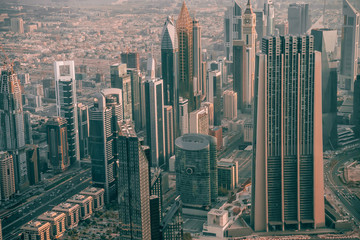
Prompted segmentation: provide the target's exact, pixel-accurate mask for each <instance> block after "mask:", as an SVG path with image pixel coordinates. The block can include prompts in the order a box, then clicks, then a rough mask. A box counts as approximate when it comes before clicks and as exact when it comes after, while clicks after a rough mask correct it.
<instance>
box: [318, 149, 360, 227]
mask: <svg viewBox="0 0 360 240" xmlns="http://www.w3.org/2000/svg"><path fill="white" fill-rule="evenodd" d="M359 155H360V149H359V148H355V149H352V150H347V151H346V152H342V153H340V154H338V155H336V156H334V157H333V158H332V159H331V161H335V164H330V163H328V164H324V173H325V174H324V177H325V186H327V187H328V188H329V189H330V190H331V191H332V192H333V194H334V195H335V196H337V198H338V199H339V200H340V201H341V203H342V204H343V205H344V207H345V208H346V209H347V212H348V214H349V216H352V217H354V221H355V223H356V224H357V225H359V223H360V200H359V199H358V197H357V196H355V195H354V194H353V193H352V192H351V191H350V190H349V188H348V187H347V186H346V185H344V184H343V182H342V181H341V180H340V177H339V175H340V174H342V173H340V172H339V169H340V168H342V167H343V165H344V163H346V162H347V161H349V160H350V159H352V158H354V157H358V156H359ZM331 161H330V162H331Z"/></svg>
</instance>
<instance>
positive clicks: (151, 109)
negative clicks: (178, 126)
mask: <svg viewBox="0 0 360 240" xmlns="http://www.w3.org/2000/svg"><path fill="white" fill-rule="evenodd" d="M145 102H146V139H147V145H148V146H150V151H151V159H150V160H151V165H152V166H153V167H164V164H165V153H166V151H165V128H164V98H163V81H162V79H148V80H147V81H146V82H145Z"/></svg>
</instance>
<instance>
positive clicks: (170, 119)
mask: <svg viewBox="0 0 360 240" xmlns="http://www.w3.org/2000/svg"><path fill="white" fill-rule="evenodd" d="M164 129H165V133H164V134H165V163H166V168H168V167H169V165H168V161H169V158H170V157H171V156H173V155H174V151H175V150H174V147H175V146H174V144H175V135H174V114H173V107H172V106H168V105H165V106H164Z"/></svg>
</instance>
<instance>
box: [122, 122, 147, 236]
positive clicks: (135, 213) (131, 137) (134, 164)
mask: <svg viewBox="0 0 360 240" xmlns="http://www.w3.org/2000/svg"><path fill="white" fill-rule="evenodd" d="M118 134H119V137H118V148H119V149H121V151H119V180H118V181H119V184H118V192H119V194H118V202H119V217H120V219H119V222H120V229H121V230H120V235H121V239H139V240H140V239H144V240H150V239H151V224H150V201H149V197H150V188H149V186H150V185H149V162H148V160H147V158H146V155H145V153H144V151H143V150H142V147H141V145H140V142H139V138H138V137H137V136H136V134H135V131H134V128H133V126H131V125H130V124H128V123H122V124H121V125H120V131H119V133H118Z"/></svg>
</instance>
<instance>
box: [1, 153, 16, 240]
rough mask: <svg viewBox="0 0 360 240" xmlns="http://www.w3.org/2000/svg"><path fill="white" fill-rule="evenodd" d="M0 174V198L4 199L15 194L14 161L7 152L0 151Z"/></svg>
mask: <svg viewBox="0 0 360 240" xmlns="http://www.w3.org/2000/svg"><path fill="white" fill-rule="evenodd" d="M0 174H1V175H0V176H1V177H0V200H2V201H6V200H9V199H10V198H11V197H12V196H13V195H14V194H15V175H14V161H13V157H12V155H11V154H9V153H8V152H0ZM0 221H1V220H0ZM0 234H1V229H0Z"/></svg>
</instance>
